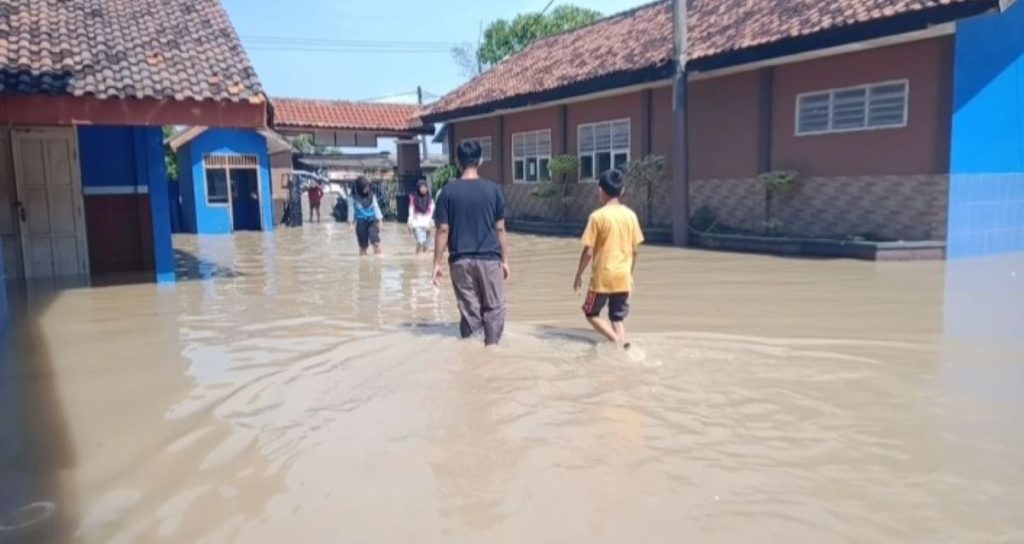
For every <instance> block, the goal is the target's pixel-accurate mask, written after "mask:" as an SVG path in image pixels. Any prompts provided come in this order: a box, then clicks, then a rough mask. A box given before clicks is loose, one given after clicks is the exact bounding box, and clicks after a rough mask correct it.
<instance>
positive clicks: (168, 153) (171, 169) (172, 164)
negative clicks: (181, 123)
mask: <svg viewBox="0 0 1024 544" xmlns="http://www.w3.org/2000/svg"><path fill="white" fill-rule="evenodd" d="M177 133H178V131H177V130H176V129H175V128H174V127H172V126H164V127H163V136H164V141H167V140H168V139H169V138H171V137H172V136H174V135H175V134H177ZM164 166H165V167H166V168H167V180H168V181H171V182H176V181H178V154H177V153H175V152H174V150H173V149H171V146H169V145H164Z"/></svg>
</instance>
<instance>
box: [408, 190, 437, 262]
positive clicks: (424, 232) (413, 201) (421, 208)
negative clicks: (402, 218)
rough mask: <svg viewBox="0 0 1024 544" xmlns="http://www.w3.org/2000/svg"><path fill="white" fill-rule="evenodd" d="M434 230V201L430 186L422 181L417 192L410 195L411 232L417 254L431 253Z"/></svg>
mask: <svg viewBox="0 0 1024 544" xmlns="http://www.w3.org/2000/svg"><path fill="white" fill-rule="evenodd" d="M433 228H434V199H433V198H431V196H430V184H428V183H427V180H425V179H421V180H420V182H419V184H418V185H417V187H416V192H415V193H414V194H411V195H409V230H410V231H412V233H413V235H414V236H415V237H416V254H417V255H421V254H428V253H429V252H430V232H431V230H432V229H433Z"/></svg>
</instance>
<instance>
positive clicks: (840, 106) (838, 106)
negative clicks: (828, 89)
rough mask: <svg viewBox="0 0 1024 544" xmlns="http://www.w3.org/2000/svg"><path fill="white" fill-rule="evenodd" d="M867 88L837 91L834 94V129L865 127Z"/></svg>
mask: <svg viewBox="0 0 1024 544" xmlns="http://www.w3.org/2000/svg"><path fill="white" fill-rule="evenodd" d="M867 95H868V91H867V89H850V90H847V91H836V92H835V93H834V94H833V95H832V130H849V129H853V128H863V127H865V126H866V125H867Z"/></svg>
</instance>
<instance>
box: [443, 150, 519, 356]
mask: <svg viewBox="0 0 1024 544" xmlns="http://www.w3.org/2000/svg"><path fill="white" fill-rule="evenodd" d="M480 156H481V150H480V144H478V143H477V142H475V141H472V140H468V141H465V142H462V144H460V145H459V147H458V148H457V149H456V158H457V159H458V162H459V167H460V168H461V169H462V178H461V179H457V180H454V181H452V182H450V183H449V184H448V185H446V186H445V188H444V189H443V190H442V191H441V195H440V196H439V197H438V199H437V204H436V206H435V208H434V223H435V224H436V225H437V240H436V243H435V244H434V285H437V286H438V287H440V286H441V279H442V278H443V277H444V252H445V250H447V251H448V265H449V268H450V270H451V274H452V285H453V286H454V287H455V298H456V299H457V301H458V303H459V313H460V314H462V319H461V320H460V322H459V331H460V333H461V334H462V337H463V338H468V337H470V336H473V335H474V334H477V333H479V332H481V331H483V333H484V343H485V344H487V345H488V346H491V345H495V344H497V343H498V342H500V341H501V335H502V332H504V329H505V282H506V281H508V279H509V268H508V244H507V243H506V241H505V197H504V196H503V195H502V192H501V188H500V187H499V186H498V185H497V184H495V183H494V182H491V181H488V180H485V179H481V178H480V173H479V172H478V168H479V166H480Z"/></svg>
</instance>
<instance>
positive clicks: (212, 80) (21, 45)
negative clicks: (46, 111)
mask: <svg viewBox="0 0 1024 544" xmlns="http://www.w3.org/2000/svg"><path fill="white" fill-rule="evenodd" d="M0 94H54V95H72V96H86V95H91V96H96V97H99V98H156V99H165V98H173V99H177V100H184V99H193V100H223V101H231V102H242V101H260V100H262V99H263V98H262V96H263V90H262V88H261V86H260V82H259V79H258V78H257V77H256V71H255V70H254V69H253V67H252V64H251V63H250V62H249V58H248V56H247V55H246V53H245V50H244V49H243V48H242V45H241V42H240V41H239V40H238V36H237V35H236V34H235V30H234V27H233V26H232V25H231V22H230V20H229V19H228V16H227V13H225V11H224V8H223V7H222V6H221V4H220V2H219V0H4V1H2V2H0Z"/></svg>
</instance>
